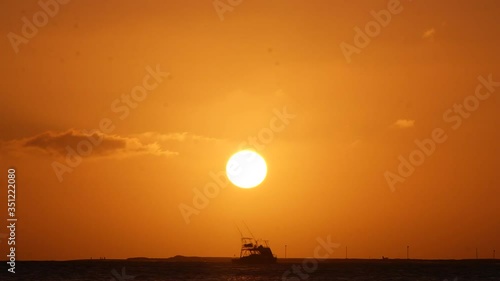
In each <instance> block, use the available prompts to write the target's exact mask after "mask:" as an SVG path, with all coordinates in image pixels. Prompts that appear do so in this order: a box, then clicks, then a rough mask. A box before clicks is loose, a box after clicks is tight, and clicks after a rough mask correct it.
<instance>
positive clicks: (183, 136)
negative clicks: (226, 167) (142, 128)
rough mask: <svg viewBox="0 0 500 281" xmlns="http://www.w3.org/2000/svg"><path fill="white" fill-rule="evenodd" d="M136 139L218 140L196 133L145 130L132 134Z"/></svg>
mask: <svg viewBox="0 0 500 281" xmlns="http://www.w3.org/2000/svg"><path fill="white" fill-rule="evenodd" d="M134 136H135V137H137V138H138V139H141V140H146V141H180V142H183V141H207V142H212V141H219V139H217V138H212V137H206V136H201V135H196V134H193V133H189V132H182V133H169V134H162V133H157V132H146V133H142V134H138V135H134Z"/></svg>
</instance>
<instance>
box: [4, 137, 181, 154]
mask: <svg viewBox="0 0 500 281" xmlns="http://www.w3.org/2000/svg"><path fill="white" fill-rule="evenodd" d="M4 148H7V150H18V149H38V150H41V151H43V152H45V153H48V154H50V155H53V156H56V157H64V156H65V155H66V154H67V153H68V151H71V150H73V151H77V152H78V153H79V154H81V155H82V156H90V157H128V156H134V155H145V154H150V155H158V156H171V155H177V154H178V153H177V152H172V151H169V150H166V149H163V148H162V147H161V146H160V145H159V144H158V143H156V142H144V141H141V140H140V139H138V138H136V137H123V136H118V135H107V134H103V133H100V132H86V131H79V130H68V131H66V132H51V131H48V132H44V133H41V134H39V135H36V136H33V137H29V138H25V139H20V140H13V141H10V142H8V143H6V144H5V145H4Z"/></svg>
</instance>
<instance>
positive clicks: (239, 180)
mask: <svg viewBox="0 0 500 281" xmlns="http://www.w3.org/2000/svg"><path fill="white" fill-rule="evenodd" d="M226 174H227V177H228V178H229V180H230V181H231V182H232V183H233V184H234V185H236V186H238V187H241V188H252V187H256V186H257V185H259V184H261V183H262V181H264V179H265V178H266V175H267V165H266V161H265V160H264V158H262V156H260V155H259V154H258V153H257V152H255V151H252V150H242V151H238V152H237V153H235V154H234V155H233V156H231V158H229V160H228V161H227V165H226Z"/></svg>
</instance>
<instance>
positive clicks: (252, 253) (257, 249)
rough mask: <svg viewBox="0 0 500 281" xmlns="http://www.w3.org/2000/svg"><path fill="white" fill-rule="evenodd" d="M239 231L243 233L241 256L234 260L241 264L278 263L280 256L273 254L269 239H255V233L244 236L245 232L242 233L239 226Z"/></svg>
mask: <svg viewBox="0 0 500 281" xmlns="http://www.w3.org/2000/svg"><path fill="white" fill-rule="evenodd" d="M247 228H248V227H247ZM238 231H239V232H240V235H241V250H240V257H239V258H235V259H233V260H232V262H234V263H241V264H270V263H276V261H277V260H278V258H277V257H276V256H275V255H273V252H272V250H271V248H270V247H269V241H268V240H262V239H255V237H253V234H252V237H243V234H242V233H241V231H240V230H239V228H238ZM248 231H249V232H250V229H248ZM250 234H251V232H250Z"/></svg>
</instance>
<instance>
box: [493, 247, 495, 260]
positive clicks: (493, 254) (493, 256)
mask: <svg viewBox="0 0 500 281" xmlns="http://www.w3.org/2000/svg"><path fill="white" fill-rule="evenodd" d="M493 259H495V249H493Z"/></svg>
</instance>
